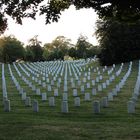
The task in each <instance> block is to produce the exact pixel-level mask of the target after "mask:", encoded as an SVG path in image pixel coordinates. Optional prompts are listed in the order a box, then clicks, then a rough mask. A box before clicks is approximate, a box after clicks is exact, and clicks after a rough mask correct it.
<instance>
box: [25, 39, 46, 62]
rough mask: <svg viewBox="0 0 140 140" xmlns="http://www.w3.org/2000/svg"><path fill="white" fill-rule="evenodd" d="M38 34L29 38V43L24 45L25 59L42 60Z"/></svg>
mask: <svg viewBox="0 0 140 140" xmlns="http://www.w3.org/2000/svg"><path fill="white" fill-rule="evenodd" d="M37 37H38V36H35V37H33V38H32V39H30V40H29V45H27V46H26V60H28V61H42V60H43V56H42V55H43V48H42V46H41V42H40V41H38V39H37Z"/></svg>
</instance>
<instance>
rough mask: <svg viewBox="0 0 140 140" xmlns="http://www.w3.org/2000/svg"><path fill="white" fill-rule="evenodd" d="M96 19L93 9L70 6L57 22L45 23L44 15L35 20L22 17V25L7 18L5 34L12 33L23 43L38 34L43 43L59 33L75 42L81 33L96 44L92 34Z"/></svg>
mask: <svg viewBox="0 0 140 140" xmlns="http://www.w3.org/2000/svg"><path fill="white" fill-rule="evenodd" d="M96 20H97V15H96V13H95V12H94V10H93V9H81V10H75V7H74V6H71V7H70V8H69V9H68V10H65V11H64V12H62V15H61V18H60V19H59V22H57V23H51V24H49V25H45V18H44V16H40V17H37V19H36V20H32V19H24V20H23V25H18V24H15V22H14V21H13V20H12V19H9V21H8V24H9V26H8V30H6V32H5V35H10V34H13V35H15V37H16V38H17V39H19V40H20V41H22V42H23V43H25V44H27V42H28V40H29V39H31V38H32V37H34V36H35V35H38V39H39V40H40V41H42V43H43V44H44V43H49V42H51V41H52V40H53V39H55V38H56V37H57V36H59V35H63V36H65V37H67V38H69V39H71V40H72V43H74V44H75V43H76V41H77V39H78V37H79V36H80V34H82V35H85V36H87V37H88V41H89V42H91V43H92V44H94V45H96V44H97V41H96V38H95V35H94V32H95V22H96Z"/></svg>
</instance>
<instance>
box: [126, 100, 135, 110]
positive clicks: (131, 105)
mask: <svg viewBox="0 0 140 140" xmlns="http://www.w3.org/2000/svg"><path fill="white" fill-rule="evenodd" d="M127 111H128V113H135V103H134V102H133V101H129V102H128V103H127Z"/></svg>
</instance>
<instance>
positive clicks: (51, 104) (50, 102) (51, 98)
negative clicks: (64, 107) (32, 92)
mask: <svg viewBox="0 0 140 140" xmlns="http://www.w3.org/2000/svg"><path fill="white" fill-rule="evenodd" d="M49 106H55V99H54V97H49Z"/></svg>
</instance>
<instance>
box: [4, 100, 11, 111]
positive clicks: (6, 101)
mask: <svg viewBox="0 0 140 140" xmlns="http://www.w3.org/2000/svg"><path fill="white" fill-rule="evenodd" d="M10 110H11V108H10V100H5V101H4V111H5V112H10Z"/></svg>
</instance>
